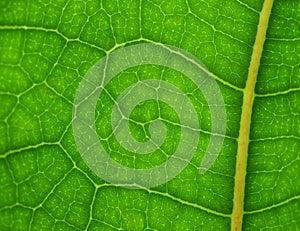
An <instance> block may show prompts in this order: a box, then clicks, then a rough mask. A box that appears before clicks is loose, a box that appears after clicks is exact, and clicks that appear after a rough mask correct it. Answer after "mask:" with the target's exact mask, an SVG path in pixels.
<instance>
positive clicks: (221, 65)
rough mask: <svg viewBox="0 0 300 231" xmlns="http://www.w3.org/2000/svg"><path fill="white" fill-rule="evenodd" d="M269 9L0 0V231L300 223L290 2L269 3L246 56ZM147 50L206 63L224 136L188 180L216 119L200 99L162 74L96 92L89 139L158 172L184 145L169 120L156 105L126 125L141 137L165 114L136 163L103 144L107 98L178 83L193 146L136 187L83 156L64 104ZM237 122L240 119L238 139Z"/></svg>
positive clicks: (297, 11)
mask: <svg viewBox="0 0 300 231" xmlns="http://www.w3.org/2000/svg"><path fill="white" fill-rule="evenodd" d="M267 2H271V1H268V0H266V1H265V2H264V1H262V0H261V1H252V0H228V1H219V0H210V1H202V0H187V1H183V0H179V1H176V2H175V1H161V0H141V1H137V0H131V1H130V0H129V1H109V0H102V1H95V0H91V1H87V2H85V1H80V0H59V1H47V0H39V1H31V0H29V1H23V0H22V1H21V0H20V1H8V0H4V1H1V3H0V102H1V103H2V106H1V107H0V134H1V139H0V230H87V229H88V230H230V229H235V230H239V229H241V228H242V229H243V230H260V229H263V230H271V229H272V230H282V229H285V230H298V229H300V215H299V214H300V181H299V173H300V157H299V154H300V142H299V141H300V123H299V119H300V100H299V99H300V56H299V54H300V40H299V38H300V2H299V1H296V0H275V1H274V4H273V7H272V11H271V12H270V13H267V16H266V20H268V23H267V24H266V25H265V28H264V29H265V31H266V35H265V36H264V35H263V36H262V37H261V39H263V42H262V43H261V45H262V47H260V48H258V49H257V50H256V49H255V47H256V46H255V44H257V40H258V39H257V38H258V37H259V30H260V28H263V26H262V24H261V23H260V15H262V14H263V12H264V9H265V5H266V4H267ZM266 12H267V11H266ZM143 42H150V43H162V44H169V45H172V46H175V47H179V48H181V49H183V50H186V51H187V52H189V53H191V54H192V55H194V56H196V57H197V58H198V59H199V60H201V61H202V62H203V63H204V64H205V65H206V67H207V68H208V69H209V71H210V72H211V73H212V75H213V77H214V78H215V80H216V81H217V83H218V85H219V87H220V89H221V92H222V94H223V97H224V101H225V105H226V111H227V118H226V124H227V130H226V135H225V140H224V144H223V147H222V150H221V153H220V155H219V156H218V158H217V160H216V162H215V163H214V164H213V166H212V167H211V168H210V169H209V170H208V171H207V172H206V173H205V174H198V166H199V165H200V163H201V160H202V158H203V155H204V153H205V150H206V148H207V145H208V142H209V137H210V135H211V134H210V128H211V122H212V121H211V120H210V112H209V108H208V105H207V103H206V101H205V98H204V97H203V95H202V93H201V92H199V91H195V89H196V87H195V85H194V84H193V83H192V82H191V81H189V80H187V78H186V77H185V76H184V75H182V74H181V73H179V72H176V71H174V70H172V69H170V68H165V67H162V66H155V65H143V66H138V67H134V68H130V69H128V70H126V71H124V72H122V73H120V74H119V75H118V76H116V77H115V78H114V79H113V80H112V81H111V82H110V83H109V84H108V85H107V92H108V93H107V94H103V95H101V97H100V98H99V100H98V104H97V110H96V118H95V121H96V128H97V132H98V136H99V139H100V141H101V143H102V145H103V146H104V148H105V149H106V150H107V151H108V152H109V154H110V156H111V157H112V158H113V159H114V160H116V161H117V162H119V163H121V164H122V165H125V166H128V167H136V168H149V167H153V166H156V165H159V164H161V163H163V162H165V161H166V160H167V159H169V158H170V156H171V155H172V154H173V152H174V150H176V147H177V145H178V141H179V140H180V136H179V134H180V133H179V130H180V128H179V127H178V126H175V125H174V124H178V123H180V121H179V119H178V116H177V115H176V113H175V112H174V110H172V108H171V107H169V106H168V105H166V104H164V103H162V102H160V101H146V102H144V103H143V104H141V105H139V106H138V107H136V108H135V109H134V110H133V112H132V114H131V117H130V118H131V119H132V122H131V123H130V129H131V132H132V134H133V137H135V138H136V139H137V140H138V141H146V140H147V135H149V134H148V128H149V123H150V122H151V121H153V120H155V119H157V117H158V116H161V117H162V118H163V119H164V120H165V125H166V127H167V129H168V133H167V137H166V140H165V142H164V144H163V145H162V146H161V148H160V149H159V150H157V151H155V152H153V153H151V154H149V155H137V154H135V153H132V152H130V151H127V150H126V149H124V148H123V147H122V145H121V144H119V143H118V142H117V140H116V139H115V138H114V136H111V134H112V131H111V124H110V122H111V121H110V120H111V118H110V113H111V110H112V107H113V104H114V99H116V98H117V97H118V95H120V94H121V93H122V92H123V91H124V90H125V89H126V88H127V87H128V86H130V85H132V84H134V83H136V82H138V81H141V80H147V79H163V80H166V81H168V82H170V83H172V84H173V85H175V86H177V87H178V88H180V89H181V90H182V91H183V92H184V93H186V94H187V95H189V97H190V99H191V101H192V102H193V105H194V106H195V108H196V110H197V112H198V117H199V122H200V124H201V132H200V140H199V145H198V148H197V151H196V153H195V155H194V157H193V159H192V161H191V163H190V164H189V165H188V166H187V167H186V168H185V169H184V170H183V171H182V172H181V173H180V174H179V175H178V176H177V177H175V178H174V179H172V180H171V181H169V182H167V183H166V184H164V185H161V186H158V187H155V188H151V189H140V190H132V189H125V188H122V187H118V186H114V185H111V184H109V183H107V182H104V181H103V180H102V179H100V178H99V177H98V176H96V175H95V174H94V173H93V172H92V171H91V170H90V169H89V168H88V167H87V166H86V164H85V163H84V162H83V160H82V158H81V156H80V154H79V152H78V150H77V147H76V145H75V140H74V137H73V131H72V107H73V101H74V97H75V94H76V89H77V87H78V86H79V83H80V81H81V80H82V78H83V76H84V75H85V73H86V72H87V71H88V70H89V68H90V67H91V66H92V65H93V64H94V63H95V62H97V61H98V60H99V59H100V58H102V57H104V56H105V55H106V54H107V53H111V52H113V51H114V50H116V49H119V48H122V47H124V46H129V45H132V44H136V43H143ZM257 54H261V58H260V55H258V56H256V55H257ZM253 57H257V58H253ZM253 62H256V64H257V65H256V68H257V69H256V71H254V75H253V77H254V82H253V84H252V86H253V89H251V88H249V87H247V86H248V85H247V83H248V82H249V76H250V74H251V71H253V65H251V63H253ZM254 67H255V66H254ZM247 79H248V80H247ZM254 87H255V88H254ZM249 94H250V95H251V94H252V95H253V97H252V98H250V105H248V106H247V105H246V104H245V99H246V98H247V95H249ZM247 107H248V109H247ZM245 110H249V113H248V118H246V117H245V116H243V114H245ZM246 114H247V113H246ZM245 118H246V119H245ZM243 123H244V124H248V125H249V129H248V130H247V131H246V133H245V134H244V133H243V132H241V129H242V126H243ZM141 124H144V125H145V127H144V128H143V127H142V126H141ZM242 142H245V144H246V147H245V150H244V152H243V154H244V161H242V160H243V158H241V157H240V155H239V154H238V153H239V151H238V150H240V149H241V145H242ZM239 164H242V165H243V166H244V167H243V168H242V170H238V166H239ZM237 179H240V180H241V184H238V183H237ZM238 191H241V192H242V193H241V194H240V195H239V196H240V199H241V200H238V199H237V198H238V196H237V194H239V193H238ZM243 192H244V193H243ZM237 208H238V209H237ZM239 219H240V223H239V222H238V220H239ZM235 224H236V225H235Z"/></svg>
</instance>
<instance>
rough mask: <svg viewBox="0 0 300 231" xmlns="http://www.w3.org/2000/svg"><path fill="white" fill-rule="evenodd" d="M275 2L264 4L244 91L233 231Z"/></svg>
mask: <svg viewBox="0 0 300 231" xmlns="http://www.w3.org/2000/svg"><path fill="white" fill-rule="evenodd" d="M273 1H274V0H265V1H264V3H263V8H262V11H261V13H260V18H259V24H258V28H257V34H256V39H255V43H254V47H253V53H252V57H251V61H250V67H249V72H248V77H247V81H246V87H245V91H244V99H243V106H242V116H241V122H240V132H239V138H238V150H237V160H236V170H235V171H236V172H235V182H234V198H233V211H232V218H231V230H232V231H239V230H242V222H243V213H244V194H245V179H246V167H247V156H248V145H249V134H250V123H251V115H252V106H253V99H254V89H255V83H256V77H257V73H258V68H259V64H260V59H261V55H262V50H263V45H264V41H265V38H266V32H267V28H268V22H269V17H270V14H271V9H272V5H273Z"/></svg>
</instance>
